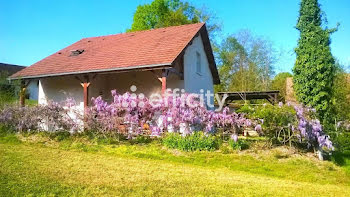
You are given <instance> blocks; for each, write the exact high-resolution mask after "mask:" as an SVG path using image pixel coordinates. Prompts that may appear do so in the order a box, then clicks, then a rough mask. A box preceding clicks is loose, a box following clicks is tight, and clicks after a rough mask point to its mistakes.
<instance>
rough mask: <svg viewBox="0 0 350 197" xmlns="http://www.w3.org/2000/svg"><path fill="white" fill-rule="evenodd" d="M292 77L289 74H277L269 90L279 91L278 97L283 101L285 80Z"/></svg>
mask: <svg viewBox="0 0 350 197" xmlns="http://www.w3.org/2000/svg"><path fill="white" fill-rule="evenodd" d="M292 76H293V75H292V74H290V73H289V72H282V73H278V74H277V75H276V76H275V78H274V79H273V80H272V83H271V89H273V90H279V91H280V95H281V97H282V99H283V100H285V98H286V80H287V78H288V77H292Z"/></svg>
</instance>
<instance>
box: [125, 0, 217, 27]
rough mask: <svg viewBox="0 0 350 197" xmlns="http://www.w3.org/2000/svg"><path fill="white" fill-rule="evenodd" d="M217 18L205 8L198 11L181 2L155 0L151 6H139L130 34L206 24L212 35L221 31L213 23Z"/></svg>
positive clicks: (179, 0) (176, 0) (178, 0)
mask: <svg viewBox="0 0 350 197" xmlns="http://www.w3.org/2000/svg"><path fill="white" fill-rule="evenodd" d="M212 19H215V16H213V15H212V14H210V13H209V12H208V11H207V10H206V9H205V8H202V9H197V8H196V7H194V6H192V5H190V4H189V3H188V2H183V1H181V0H154V1H152V2H151V3H150V4H144V5H139V6H138V7H137V9H136V12H135V14H134V18H133V23H132V25H131V28H130V29H128V30H127V31H128V32H133V31H140V30H148V29H155V28H160V27H169V26H177V25H184V24H191V23H198V22H206V23H207V28H208V31H209V32H210V33H214V32H216V31H218V30H219V29H220V25H219V24H218V23H214V22H212Z"/></svg>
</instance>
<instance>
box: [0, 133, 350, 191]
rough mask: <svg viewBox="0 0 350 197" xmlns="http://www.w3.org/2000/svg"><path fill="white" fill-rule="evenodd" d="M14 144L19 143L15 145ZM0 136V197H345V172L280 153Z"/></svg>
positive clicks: (348, 181) (349, 183) (349, 187)
mask: <svg viewBox="0 0 350 197" xmlns="http://www.w3.org/2000/svg"><path fill="white" fill-rule="evenodd" d="M19 139H20V140H19ZM19 139H18V137H16V136H14V135H7V136H2V137H0V196H23V195H32V196H100V195H106V196H141V195H142V196H165V195H169V196H213V195H215V196H232V195H239V196H257V195H258V196H271V195H273V196H347V195H348V194H350V171H349V170H348V169H349V168H346V166H343V167H339V166H336V165H335V164H333V163H331V162H327V161H326V162H319V161H317V160H315V159H312V158H308V157H305V156H301V155H299V156H298V155H297V154H292V155H290V154H288V153H284V152H283V150H280V149H275V150H271V151H257V152H254V151H250V152H249V151H246V152H243V153H242V152H233V153H228V154H223V153H220V152H191V153H188V152H181V151H176V150H169V149H166V148H164V147H162V146H161V145H160V144H159V143H156V142H154V143H151V144H147V145H130V144H123V145H98V144H91V143H85V142H84V140H81V141H78V142H77V141H72V140H63V141H61V142H57V141H55V140H52V139H49V138H46V137H40V136H35V137H19Z"/></svg>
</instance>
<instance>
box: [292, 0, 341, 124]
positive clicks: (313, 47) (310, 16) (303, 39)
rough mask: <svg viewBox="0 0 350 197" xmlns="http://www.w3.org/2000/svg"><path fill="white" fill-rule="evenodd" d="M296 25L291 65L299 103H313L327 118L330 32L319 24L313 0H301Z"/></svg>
mask: <svg viewBox="0 0 350 197" xmlns="http://www.w3.org/2000/svg"><path fill="white" fill-rule="evenodd" d="M299 14H300V15H299V19H298V22H297V25H296V28H297V29H298V30H299V31H300V38H299V41H298V46H297V48H296V49H295V52H296V55H297V59H296V62H295V65H294V69H293V72H294V77H293V80H294V89H295V92H296V95H297V97H298V100H299V101H300V102H301V103H304V104H306V105H309V106H312V107H314V108H315V109H316V110H317V112H318V114H319V118H320V119H321V120H322V121H325V120H326V119H329V118H330V116H331V115H330V114H331V99H332V88H333V81H334V76H335V61H334V58H333V56H332V54H331V50H330V38H329V37H330V34H331V33H333V32H334V31H336V29H327V28H325V29H324V28H323V27H322V26H321V25H322V14H321V9H320V5H319V3H318V1H317V0H302V1H301V4H300V11H299Z"/></svg>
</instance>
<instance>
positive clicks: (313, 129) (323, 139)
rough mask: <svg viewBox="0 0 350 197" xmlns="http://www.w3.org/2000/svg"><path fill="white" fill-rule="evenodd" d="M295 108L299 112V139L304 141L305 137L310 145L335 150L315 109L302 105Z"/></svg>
mask: <svg viewBox="0 0 350 197" xmlns="http://www.w3.org/2000/svg"><path fill="white" fill-rule="evenodd" d="M294 109H295V111H296V112H297V119H298V131H299V132H300V133H298V134H297V137H298V138H299V140H300V141H302V139H303V138H304V139H305V140H306V141H307V144H308V146H309V147H314V148H322V149H326V150H334V147H333V144H332V141H331V140H330V138H329V136H328V135H326V134H325V133H324V131H323V128H322V125H321V123H320V121H319V120H318V119H316V118H315V117H316V116H315V114H314V113H315V110H314V109H311V108H307V107H302V106H294ZM293 131H295V129H294V128H293Z"/></svg>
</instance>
